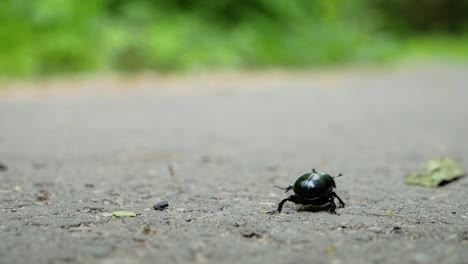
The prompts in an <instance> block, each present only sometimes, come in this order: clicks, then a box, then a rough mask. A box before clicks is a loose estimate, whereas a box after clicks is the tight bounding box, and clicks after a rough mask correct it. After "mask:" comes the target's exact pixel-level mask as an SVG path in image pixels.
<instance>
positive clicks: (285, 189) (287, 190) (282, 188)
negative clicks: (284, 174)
mask: <svg viewBox="0 0 468 264" xmlns="http://www.w3.org/2000/svg"><path fill="white" fill-rule="evenodd" d="M275 187H276V188H279V189H281V190H284V192H285V193H287V192H289V191H290V190H292V189H293V187H292V186H291V185H289V186H288V187H286V188H284V187H280V186H278V185H275Z"/></svg>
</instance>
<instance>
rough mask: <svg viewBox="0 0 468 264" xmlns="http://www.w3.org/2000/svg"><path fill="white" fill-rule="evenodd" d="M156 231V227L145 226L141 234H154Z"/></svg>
mask: <svg viewBox="0 0 468 264" xmlns="http://www.w3.org/2000/svg"><path fill="white" fill-rule="evenodd" d="M157 233H158V231H157V230H156V229H153V228H151V227H150V226H145V227H144V228H143V234H146V235H156V234H157Z"/></svg>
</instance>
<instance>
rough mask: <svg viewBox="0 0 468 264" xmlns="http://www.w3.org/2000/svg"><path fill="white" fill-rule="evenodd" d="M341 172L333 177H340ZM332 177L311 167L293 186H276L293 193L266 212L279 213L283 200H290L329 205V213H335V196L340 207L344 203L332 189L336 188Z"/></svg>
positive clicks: (303, 203) (297, 202)
mask: <svg viewBox="0 0 468 264" xmlns="http://www.w3.org/2000/svg"><path fill="white" fill-rule="evenodd" d="M342 175H343V174H341V173H340V174H339V175H338V176H335V177H340V176H342ZM333 178H334V177H332V176H330V175H328V174H327V173H325V172H319V171H316V170H315V169H312V172H310V173H306V174H304V175H302V176H301V177H299V178H298V179H297V180H296V182H295V183H294V186H288V187H286V188H283V187H279V186H275V187H278V188H280V189H283V190H285V192H288V191H290V190H293V191H294V195H291V196H289V197H288V198H285V199H283V200H282V201H281V202H280V203H279V204H278V209H276V210H274V211H271V212H268V214H274V213H276V212H278V213H281V209H283V205H284V203H285V202H287V201H290V202H293V203H295V204H302V205H314V206H321V207H322V206H327V205H329V207H330V209H329V211H328V212H329V213H330V214H336V211H335V209H336V204H335V197H336V198H337V199H338V201H339V202H340V206H341V207H345V203H344V202H343V201H342V200H341V199H340V197H338V195H337V194H336V193H335V192H334V191H333V188H336V185H335V180H334V179H333Z"/></svg>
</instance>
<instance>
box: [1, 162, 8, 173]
mask: <svg viewBox="0 0 468 264" xmlns="http://www.w3.org/2000/svg"><path fill="white" fill-rule="evenodd" d="M6 170H7V166H6V165H4V164H3V163H0V171H6Z"/></svg>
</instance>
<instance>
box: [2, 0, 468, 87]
mask: <svg viewBox="0 0 468 264" xmlns="http://www.w3.org/2000/svg"><path fill="white" fill-rule="evenodd" d="M466 14H468V0H425V1H413V0H314V1H311V0H296V1H283V0H198V1H192V0H34V1H32V0H1V1H0V76H7V77H13V78H15V77H34V76H42V75H50V74H63V73H80V72H96V71H98V72H99V71H115V70H117V71H125V72H129V71H130V72H134V71H140V70H158V71H173V70H199V69H213V68H240V67H248V68H255V67H262V66H291V67H300V66H311V65H312V66H313V65H325V64H335V63H375V62H386V61H390V60H393V59H395V58H401V57H404V56H412V55H425V54H442V55H452V56H454V57H463V58H466V57H468V34H467V33H468V15H466Z"/></svg>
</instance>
